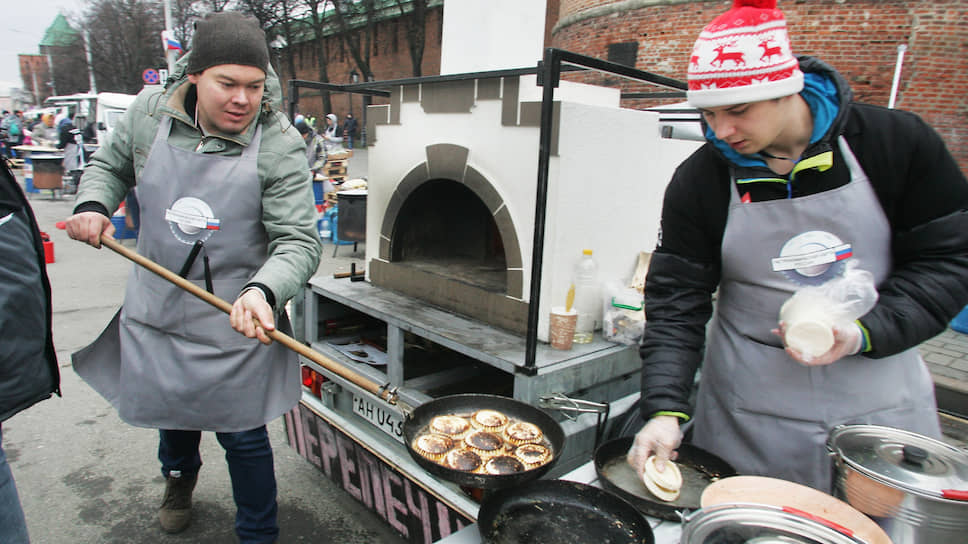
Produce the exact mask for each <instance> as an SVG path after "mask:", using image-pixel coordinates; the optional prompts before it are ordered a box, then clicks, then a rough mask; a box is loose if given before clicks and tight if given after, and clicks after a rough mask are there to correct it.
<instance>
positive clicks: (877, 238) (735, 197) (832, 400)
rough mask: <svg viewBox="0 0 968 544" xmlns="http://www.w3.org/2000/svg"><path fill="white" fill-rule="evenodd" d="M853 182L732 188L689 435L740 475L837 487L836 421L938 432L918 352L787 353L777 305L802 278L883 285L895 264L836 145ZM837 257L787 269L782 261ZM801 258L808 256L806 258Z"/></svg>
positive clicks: (859, 177) (870, 203)
mask: <svg viewBox="0 0 968 544" xmlns="http://www.w3.org/2000/svg"><path fill="white" fill-rule="evenodd" d="M839 145H840V149H841V152H842V155H843V157H844V160H845V162H846V163H847V165H848V166H849V168H850V173H851V181H850V182H849V183H847V184H846V185H844V186H843V187H839V188H837V189H834V190H831V191H826V192H823V193H818V194H814V195H809V196H804V197H800V198H796V199H786V200H770V201H764V202H752V203H742V202H741V201H740V198H739V194H738V192H737V188H736V184H735V183H730V188H731V197H730V205H729V213H728V216H727V221H726V231H725V233H724V236H723V243H722V280H721V283H720V285H719V300H718V303H717V308H716V313H715V315H714V318H713V321H712V323H711V324H710V329H709V335H708V342H707V347H706V355H705V358H704V361H703V370H702V378H701V380H700V385H699V392H698V398H697V406H696V414H695V429H694V435H693V441H694V442H695V444H696V445H698V446H699V447H701V448H704V449H706V450H709V451H711V452H713V453H715V454H716V455H719V456H720V457H722V458H723V459H725V460H726V461H727V462H729V463H730V464H732V465H733V466H734V467H735V468H736V470H737V471H738V472H740V473H741V474H756V475H764V476H771V477H775V478H781V479H784V480H790V481H794V482H798V483H801V484H804V485H809V486H811V487H814V488H816V489H819V490H821V491H825V492H829V491H830V488H831V474H832V465H831V462H830V460H829V457H828V456H827V453H826V449H825V443H826V440H827V436H828V434H829V433H830V431H831V429H832V428H833V427H834V426H836V425H839V424H850V423H863V424H878V425H887V426H891V427H897V428H902V429H907V430H910V431H913V432H916V433H920V434H924V435H927V436H931V437H938V438H939V437H940V436H941V431H940V428H939V423H938V417H937V412H936V405H935V398H934V386H933V383H932V380H931V377H930V375H929V373H928V371H927V368H926V367H925V365H924V362H923V361H922V360H921V356H920V355H919V354H918V350H917V348H916V347H915V348H911V349H909V350H907V351H904V352H901V353H899V354H897V355H894V356H891V357H886V358H883V359H870V358H867V357H863V356H857V355H855V356H851V357H845V358H844V359H842V360H840V361H837V362H835V363H833V364H830V365H827V366H819V367H807V366H803V365H801V364H800V363H798V362H796V361H794V360H793V359H792V358H791V357H790V356H789V355H787V354H786V352H784V350H783V346H782V345H781V342H780V339H779V337H777V336H775V335H773V334H772V333H771V332H770V331H771V329H774V328H776V325H777V320H778V317H777V315H778V313H779V310H780V306H781V305H782V304H783V302H784V301H786V300H787V298H789V297H790V296H791V294H792V293H793V292H794V291H796V289H798V288H799V287H801V286H804V285H819V284H822V283H824V282H825V281H827V280H829V279H832V278H833V277H836V276H839V275H840V274H842V273H843V270H844V267H845V266H846V262H847V261H849V260H854V261H857V263H858V264H857V266H859V267H860V268H862V269H864V270H867V271H869V272H871V273H872V274H873V275H874V278H875V281H876V283H877V284H878V285H880V284H881V283H882V282H883V281H884V279H885V278H886V277H887V276H888V274H889V273H890V271H891V267H892V260H891V229H890V225H889V223H888V221H887V218H886V216H885V215H884V212H883V210H882V208H881V205H880V201H879V200H878V198H877V195H876V194H875V193H874V190H873V188H872V187H871V184H870V181H869V179H868V178H867V175H866V174H865V173H864V171H863V169H862V168H861V166H860V164H858V162H857V160H856V158H855V157H854V155H853V154H852V153H851V151H850V148H849V146H848V145H847V142H846V141H845V140H843V139H842V138H841V139H840V141H839ZM804 253H809V254H812V255H820V256H822V255H828V256H829V255H836V257H832V258H829V259H826V258H823V257H821V260H828V261H831V262H826V263H824V264H817V263H816V262H814V263H812V265H810V266H801V267H799V268H792V266H788V267H784V266H783V265H784V263H788V262H792V261H793V259H788V260H786V261H784V259H783V257H786V256H790V255H797V254H804ZM801 264H802V263H801Z"/></svg>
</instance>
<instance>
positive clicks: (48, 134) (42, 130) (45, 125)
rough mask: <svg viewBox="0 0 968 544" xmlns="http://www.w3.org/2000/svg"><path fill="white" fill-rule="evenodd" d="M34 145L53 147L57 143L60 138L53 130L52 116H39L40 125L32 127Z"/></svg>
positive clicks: (48, 114) (47, 114)
mask: <svg viewBox="0 0 968 544" xmlns="http://www.w3.org/2000/svg"><path fill="white" fill-rule="evenodd" d="M32 137H33V139H34V144H35V145H44V146H55V145H57V144H58V143H59V140H60V136H59V135H58V133H57V129H55V128H54V116H53V115H52V114H50V113H45V114H43V115H41V116H40V123H38V124H37V125H35V126H34V131H33V134H32Z"/></svg>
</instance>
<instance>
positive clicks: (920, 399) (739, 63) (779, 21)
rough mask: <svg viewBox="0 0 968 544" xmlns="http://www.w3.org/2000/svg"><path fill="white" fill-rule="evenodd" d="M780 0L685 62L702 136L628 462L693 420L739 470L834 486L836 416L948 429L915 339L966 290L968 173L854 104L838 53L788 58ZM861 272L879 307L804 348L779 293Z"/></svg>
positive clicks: (716, 26) (696, 431)
mask: <svg viewBox="0 0 968 544" xmlns="http://www.w3.org/2000/svg"><path fill="white" fill-rule="evenodd" d="M767 4H770V2H764V1H762V0H745V1H743V0H740V1H737V2H736V3H735V4H734V6H735V7H734V8H733V9H731V10H730V11H729V12H727V13H725V14H724V15H722V16H720V17H718V18H717V19H715V20H714V21H713V22H712V23H710V24H709V25H708V26H707V27H706V28H705V29H704V30H703V32H702V33H701V34H700V37H699V39H698V40H697V42H696V46H695V48H694V50H693V54H692V56H691V59H690V65H689V70H688V79H689V91H688V93H687V96H688V100H689V103H690V104H691V105H693V106H695V107H697V108H698V109H699V110H700V112H701V113H702V116H703V120H704V130H705V134H706V139H707V143H706V145H704V146H703V147H702V148H700V149H699V150H697V151H696V152H695V153H694V154H693V155H692V156H691V157H689V158H688V159H686V161H684V162H683V163H682V164H681V165H680V166H679V168H678V169H677V170H676V173H675V174H674V176H673V179H672V181H671V182H670V184H669V186H668V187H667V189H666V194H665V199H664V201H663V211H662V224H661V232H662V235H661V237H660V242H659V245H658V247H657V248H656V250H655V253H654V255H653V258H652V263H651V267H650V271H649V275H648V278H647V282H646V290H645V306H646V310H647V313H648V323H647V326H646V331H645V336H644V339H643V344H642V347H641V354H642V360H643V373H642V374H643V377H642V391H643V394H642V400H641V402H640V410H641V413H642V416H643V417H644V418H645V419H646V420H647V423H646V425H645V427H644V428H643V429H642V430H641V431H640V432H639V434H638V435H637V436H636V440H635V443H634V445H633V447H632V449H631V450H630V452H629V462H630V463H631V464H632V465H633V467H635V468H636V469H637V470H639V471H640V472H642V471H643V470H644V465H645V461H646V459H647V458H648V457H649V456H650V455H652V454H655V455H656V456H657V458H658V459H660V460H665V459H674V457H675V454H674V451H675V449H676V448H677V447H678V445H679V443H680V441H681V439H682V435H681V433H680V429H679V425H680V423H681V422H683V421H686V420H689V419H694V421H695V423H694V428H693V437H692V439H693V442H694V443H695V444H697V445H698V446H700V447H702V448H704V449H707V450H709V451H711V452H713V453H715V454H717V455H719V456H720V457H722V458H724V459H725V460H726V461H728V462H729V463H731V464H732V465H733V466H734V467H735V468H736V469H737V470H738V471H739V472H740V473H746V474H761V475H766V476H772V477H777V478H782V479H786V480H791V481H795V482H799V483H802V484H806V485H810V486H813V487H815V488H817V489H820V490H822V491H826V492H829V491H830V490H831V489H830V487H831V481H830V475H831V469H830V464H829V460H828V458H827V455H826V452H825V448H824V444H825V441H826V438H827V436H828V435H829V433H830V431H831V430H832V429H833V427H835V426H836V425H840V424H852V423H865V424H880V425H886V426H891V427H898V428H903V429H907V430H910V431H913V432H916V433H919V434H923V435H927V436H932V437H940V429H939V424H938V420H937V414H936V405H935V399H934V390H933V383H932V379H931V377H930V375H929V373H928V371H927V369H926V367H925V366H924V363H923V361H922V360H921V358H920V356H919V354H918V351H917V347H918V345H919V344H920V343H921V342H923V341H925V340H927V339H929V338H931V337H933V336H935V335H937V334H938V333H940V332H941V331H942V330H944V328H945V327H946V326H947V324H948V322H949V321H950V320H951V318H952V317H953V316H954V315H956V314H957V313H958V312H959V311H960V310H961V308H962V307H964V306H965V304H966V303H968V211H966V210H968V182H966V180H965V177H964V175H963V174H962V173H961V171H960V170H959V168H958V165H957V164H956V163H955V161H954V159H953V158H952V156H951V154H950V153H949V152H948V151H947V149H946V148H945V146H944V143H943V142H942V140H941V138H940V137H939V136H938V134H937V133H935V132H934V131H933V130H932V129H931V128H930V127H928V126H927V125H926V124H925V123H924V122H923V121H922V120H921V119H920V118H918V117H917V116H916V115H914V114H911V113H908V112H903V111H896V110H888V109H885V108H881V107H878V106H872V105H866V104H858V103H854V102H853V101H852V95H851V91H850V89H849V87H848V85H847V83H846V81H845V80H844V79H843V78H842V77H841V76H840V75H839V74H837V73H836V72H835V71H834V70H833V69H832V68H831V67H829V66H827V65H826V64H824V63H823V62H821V61H819V60H817V59H813V58H808V57H800V58H799V59H798V58H796V57H794V56H793V54H792V52H791V50H790V44H789V40H788V38H787V34H786V24H785V20H784V18H783V14H782V12H780V11H779V10H778V9H776V6H775V2H773V3H772V4H773V5H767ZM852 270H863V271H866V272H867V273H869V274H870V276H871V277H873V280H874V283H875V285H876V288H877V292H878V295H879V298H878V301H877V303H876V305H875V306H874V307H873V308H872V309H871V310H870V311H868V312H867V313H866V314H864V315H862V316H860V317H859V319H856V321H853V322H851V321H850V320H847V321H844V322H838V323H836V324H833V326H831V327H830V328H829V332H827V333H826V335H827V336H826V337H825V338H822V339H825V340H826V344H825V345H824V347H823V349H822V350H821V351H820V352H818V353H809V352H807V351H806V350H805V349H804V348H802V347H801V348H799V349H797V348H795V347H791V344H792V342H791V339H792V336H788V335H787V334H786V333H787V332H789V331H788V329H787V324H786V323H783V322H778V321H779V318H778V314H779V310H780V307H781V306H782V304H783V303H784V302H786V300H788V299H789V298H790V296H791V295H792V294H793V293H795V292H797V291H798V290H800V289H802V288H804V287H808V286H813V287H820V286H824V285H827V284H828V282H829V281H830V280H842V279H843V278H845V277H846V276H845V274H847V273H848V272H850V271H852ZM717 289H718V298H717V303H716V308H715V312H714V310H713V304H712V295H713V293H714V292H715V291H717ZM831 313H832V312H831ZM710 318H712V322H711V323H709V322H710ZM850 319H853V317H851V318H850ZM707 323H708V324H709V327H708V329H707ZM821 332H823V331H821ZM819 336H824V335H823V334H819ZM827 346H829V347H827ZM700 364H702V377H701V380H700V385H699V391H698V394H697V402H696V406H695V408H694V409H693V407H692V406H691V405H690V403H689V394H690V390H691V389H692V385H693V381H694V376H695V373H696V370H697V368H698V367H699V366H700ZM659 464H660V465H661V464H662V463H659Z"/></svg>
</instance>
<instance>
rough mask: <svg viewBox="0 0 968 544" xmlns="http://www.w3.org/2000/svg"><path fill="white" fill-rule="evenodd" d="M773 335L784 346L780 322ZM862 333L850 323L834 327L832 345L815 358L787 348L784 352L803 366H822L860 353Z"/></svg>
mask: <svg viewBox="0 0 968 544" xmlns="http://www.w3.org/2000/svg"><path fill="white" fill-rule="evenodd" d="M773 333H774V334H777V335H779V337H780V338H782V339H783V345H786V338H785V337H784V323H783V322H782V321H781V322H780V327H779V328H778V329H774V330H773ZM862 336H863V332H861V330H860V325H858V324H857V323H850V324H849V325H839V326H835V327H834V345H833V346H832V347H831V348H830V350H828V351H827V353H824V354H823V355H820V356H817V357H810V356H808V355H804V354H803V353H800V352H799V351H797V350H795V349H793V348H791V347H789V346H787V348H786V352H787V353H788V354H790V357H793V360H795V361H796V362H798V363H800V364H802V365H804V366H823V365H829V364H831V363H835V362H837V361H839V360H841V359H843V358H844V357H848V356H850V355H856V354H857V352H859V351H860V347H861V337H862Z"/></svg>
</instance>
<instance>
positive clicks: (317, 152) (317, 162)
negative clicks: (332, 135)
mask: <svg viewBox="0 0 968 544" xmlns="http://www.w3.org/2000/svg"><path fill="white" fill-rule="evenodd" d="M296 130H298V131H299V134H301V135H302V138H303V141H304V142H306V161H307V162H308V163H309V169H310V170H312V172H313V180H314V182H319V183H322V184H323V188H322V189H323V194H325V193H330V192H332V191H333V190H334V188H333V183H332V182H331V181H330V180H329V178H328V177H326V157H327V155H326V143H325V142H324V141H323V138H322V136H320V135H319V134H317V133H316V131H315V130H313V129H312V128H311V127H310V126H309V124H308V123H306V121H305V119H299V120H297V121H296Z"/></svg>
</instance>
